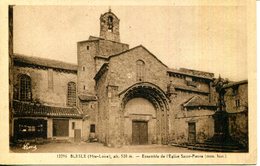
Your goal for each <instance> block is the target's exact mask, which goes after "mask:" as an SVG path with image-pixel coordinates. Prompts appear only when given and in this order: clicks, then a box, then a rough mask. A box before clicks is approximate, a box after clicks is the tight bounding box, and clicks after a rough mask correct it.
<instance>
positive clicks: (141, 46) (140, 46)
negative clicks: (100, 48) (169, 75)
mask: <svg viewBox="0 0 260 166" xmlns="http://www.w3.org/2000/svg"><path fill="white" fill-rule="evenodd" d="M138 48H143V49H144V50H145V51H147V52H148V53H149V54H151V55H152V56H153V57H154V58H155V59H156V60H157V61H158V62H160V63H161V64H162V65H163V66H165V67H167V68H168V66H167V65H165V64H164V63H163V62H162V61H161V60H160V59H158V58H157V57H156V56H155V55H154V54H153V53H151V52H150V51H149V50H148V49H147V48H145V47H144V46H143V45H138V46H136V47H133V48H131V49H129V50H126V51H123V52H120V53H118V54H114V55H111V56H109V57H108V59H111V58H113V57H116V56H119V55H122V54H124V53H127V52H130V51H133V50H135V49H138Z"/></svg>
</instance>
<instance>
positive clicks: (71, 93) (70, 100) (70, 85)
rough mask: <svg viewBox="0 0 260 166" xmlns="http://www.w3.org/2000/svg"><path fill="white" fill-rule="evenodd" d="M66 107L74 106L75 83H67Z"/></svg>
mask: <svg viewBox="0 0 260 166" xmlns="http://www.w3.org/2000/svg"><path fill="white" fill-rule="evenodd" d="M67 100H68V101H67V105H68V106H76V84H75V82H69V83H68V96H67Z"/></svg>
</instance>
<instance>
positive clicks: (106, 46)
mask: <svg viewBox="0 0 260 166" xmlns="http://www.w3.org/2000/svg"><path fill="white" fill-rule="evenodd" d="M128 49H129V45H128V44H124V43H118V42H114V41H110V40H99V50H98V55H99V56H106V57H108V56H110V55H115V54H118V53H121V52H123V51H126V50H128Z"/></svg>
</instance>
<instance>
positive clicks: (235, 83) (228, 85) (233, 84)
mask: <svg viewBox="0 0 260 166" xmlns="http://www.w3.org/2000/svg"><path fill="white" fill-rule="evenodd" d="M247 83H248V81H247V80H242V81H238V82H232V83H228V84H227V85H225V86H224V88H230V87H233V86H238V85H242V84H247Z"/></svg>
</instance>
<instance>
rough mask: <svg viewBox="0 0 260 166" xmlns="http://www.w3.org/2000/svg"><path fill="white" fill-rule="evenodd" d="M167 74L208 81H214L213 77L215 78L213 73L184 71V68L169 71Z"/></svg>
mask: <svg viewBox="0 0 260 166" xmlns="http://www.w3.org/2000/svg"><path fill="white" fill-rule="evenodd" d="M167 72H168V73H176V74H180V75H185V76H190V77H197V78H204V79H208V80H212V79H213V76H214V75H213V73H207V72H202V71H195V70H189V69H184V68H181V69H179V70H177V69H168V71H167Z"/></svg>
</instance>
